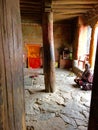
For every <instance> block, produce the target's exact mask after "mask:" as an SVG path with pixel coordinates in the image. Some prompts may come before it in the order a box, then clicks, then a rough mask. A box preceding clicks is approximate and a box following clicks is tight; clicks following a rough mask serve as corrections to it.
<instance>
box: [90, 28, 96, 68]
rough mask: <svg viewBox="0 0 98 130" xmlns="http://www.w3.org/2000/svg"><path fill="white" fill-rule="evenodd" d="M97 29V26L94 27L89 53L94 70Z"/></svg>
mask: <svg viewBox="0 0 98 130" xmlns="http://www.w3.org/2000/svg"><path fill="white" fill-rule="evenodd" d="M95 28H96V26H94V27H92V35H91V42H90V52H89V54H90V55H89V63H90V65H91V68H92V69H94V64H95V53H94V51H95V45H94V35H95Z"/></svg>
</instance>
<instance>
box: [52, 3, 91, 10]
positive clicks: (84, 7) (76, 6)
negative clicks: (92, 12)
mask: <svg viewBox="0 0 98 130" xmlns="http://www.w3.org/2000/svg"><path fill="white" fill-rule="evenodd" d="M92 7H93V5H84V4H83V5H53V6H52V8H53V9H77V8H81V9H82V8H83V9H91V8H92Z"/></svg>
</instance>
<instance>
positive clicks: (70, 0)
mask: <svg viewBox="0 0 98 130" xmlns="http://www.w3.org/2000/svg"><path fill="white" fill-rule="evenodd" d="M52 4H53V5H58V4H59V5H63V4H65V5H70V4H73V5H74V4H75V5H76V4H85V5H86V4H87V5H88V4H98V1H97V0H89V1H88V0H74V1H73V0H66V1H65V0H62V1H57V0H53V1H52Z"/></svg>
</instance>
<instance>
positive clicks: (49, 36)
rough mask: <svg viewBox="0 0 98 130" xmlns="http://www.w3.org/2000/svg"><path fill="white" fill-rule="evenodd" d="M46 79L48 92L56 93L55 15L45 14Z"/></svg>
mask: <svg viewBox="0 0 98 130" xmlns="http://www.w3.org/2000/svg"><path fill="white" fill-rule="evenodd" d="M43 52H44V79H45V90H46V92H54V91H55V58H54V40H53V13H52V12H45V13H44V14H43Z"/></svg>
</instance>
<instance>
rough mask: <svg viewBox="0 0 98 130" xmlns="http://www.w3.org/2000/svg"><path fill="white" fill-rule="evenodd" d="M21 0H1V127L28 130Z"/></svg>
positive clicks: (10, 129) (2, 128)
mask: <svg viewBox="0 0 98 130" xmlns="http://www.w3.org/2000/svg"><path fill="white" fill-rule="evenodd" d="M19 10H20V6H19V0H15V1H13V0H0V130H25V112H24V96H23V95H24V88H23V63H22V39H21V38H22V35H21V20H20V11H19Z"/></svg>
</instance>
